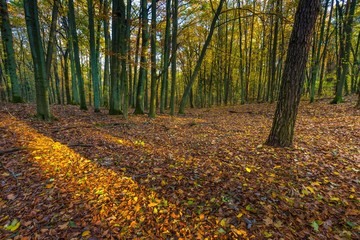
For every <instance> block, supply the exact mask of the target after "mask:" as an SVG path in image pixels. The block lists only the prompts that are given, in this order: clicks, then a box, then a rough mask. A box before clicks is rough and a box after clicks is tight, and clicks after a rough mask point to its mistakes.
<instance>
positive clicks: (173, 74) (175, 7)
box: [170, 0, 195, 116]
mask: <svg viewBox="0 0 360 240" xmlns="http://www.w3.org/2000/svg"><path fill="white" fill-rule="evenodd" d="M178 7H179V3H178V0H173V14H172V16H173V22H172V41H171V42H172V43H171V94H170V115H171V116H174V115H175V87H176V60H177V55H176V50H177V32H178ZM194 81H195V78H194ZM189 91H190V89H189Z"/></svg>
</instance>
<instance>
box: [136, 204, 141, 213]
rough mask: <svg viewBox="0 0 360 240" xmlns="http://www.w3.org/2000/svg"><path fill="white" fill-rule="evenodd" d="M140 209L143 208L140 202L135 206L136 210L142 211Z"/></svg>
mask: <svg viewBox="0 0 360 240" xmlns="http://www.w3.org/2000/svg"><path fill="white" fill-rule="evenodd" d="M140 209H141V206H140V204H136V206H135V212H138V211H140Z"/></svg>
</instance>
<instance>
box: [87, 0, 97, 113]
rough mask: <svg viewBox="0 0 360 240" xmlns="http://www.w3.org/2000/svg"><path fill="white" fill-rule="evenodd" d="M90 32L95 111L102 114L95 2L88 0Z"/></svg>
mask: <svg viewBox="0 0 360 240" xmlns="http://www.w3.org/2000/svg"><path fill="white" fill-rule="evenodd" d="M88 15H89V32H90V68H91V78H92V81H93V90H94V111H95V112H100V80H99V68H98V60H97V53H96V47H95V24H94V15H95V14H94V5H93V0H88Z"/></svg>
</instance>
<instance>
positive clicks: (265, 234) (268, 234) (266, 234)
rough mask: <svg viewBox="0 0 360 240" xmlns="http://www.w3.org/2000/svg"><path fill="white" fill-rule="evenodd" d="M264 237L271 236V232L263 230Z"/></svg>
mask: <svg viewBox="0 0 360 240" xmlns="http://www.w3.org/2000/svg"><path fill="white" fill-rule="evenodd" d="M264 237H266V238H270V237H272V233H269V232H264Z"/></svg>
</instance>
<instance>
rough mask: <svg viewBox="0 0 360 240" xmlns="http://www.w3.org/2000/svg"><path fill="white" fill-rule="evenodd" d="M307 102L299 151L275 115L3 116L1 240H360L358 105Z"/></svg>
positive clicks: (13, 109)
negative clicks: (283, 138)
mask: <svg viewBox="0 0 360 240" xmlns="http://www.w3.org/2000/svg"><path fill="white" fill-rule="evenodd" d="M328 102H329V100H326V101H319V102H317V103H315V104H312V105H310V104H308V103H307V102H302V103H301V107H300V112H299V115H298V120H297V125H296V133H295V139H294V143H295V144H294V147H293V148H284V149H281V148H273V147H268V146H266V145H264V144H263V143H264V142H265V140H266V137H267V135H268V133H269V131H270V127H271V123H272V117H273V113H274V108H275V105H274V104H272V105H270V104H248V105H243V106H229V107H214V108H211V109H193V110H188V114H186V115H184V116H176V117H170V116H168V115H159V116H157V118H156V119H149V118H148V117H147V116H133V115H130V118H129V120H124V119H122V117H120V116H109V115H107V111H105V110H103V111H102V113H93V112H92V111H91V110H89V111H87V112H84V111H80V110H78V107H77V106H53V107H52V112H53V113H54V115H55V116H56V118H57V120H55V121H52V122H43V121H40V120H38V119H36V118H35V117H34V113H35V107H34V105H30V104H18V105H15V104H4V103H2V104H1V107H0V120H1V121H0V164H1V165H0V185H1V192H0V239H8V238H9V239H92V240H94V239H359V238H360V227H359V224H360V222H359V219H360V217H359V216H360V203H359V200H360V198H359V192H360V182H359V171H360V111H359V110H355V109H354V107H353V106H354V105H355V98H354V99H352V98H349V99H347V101H346V102H345V103H343V104H339V105H330V104H328Z"/></svg>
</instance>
